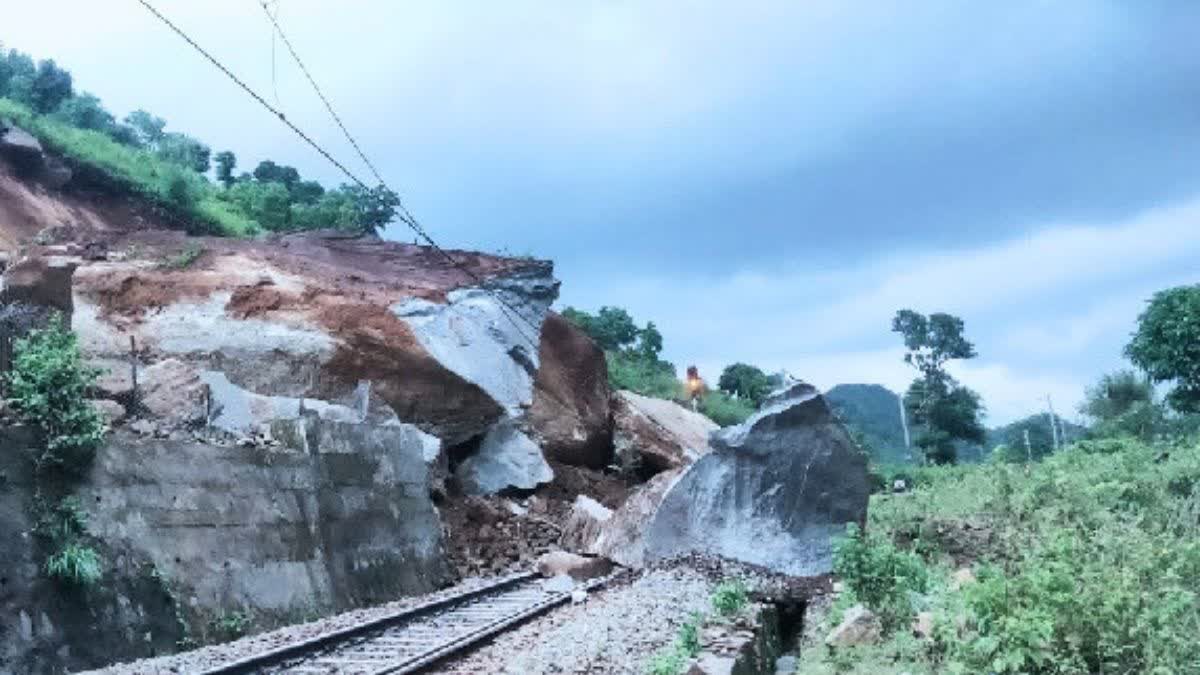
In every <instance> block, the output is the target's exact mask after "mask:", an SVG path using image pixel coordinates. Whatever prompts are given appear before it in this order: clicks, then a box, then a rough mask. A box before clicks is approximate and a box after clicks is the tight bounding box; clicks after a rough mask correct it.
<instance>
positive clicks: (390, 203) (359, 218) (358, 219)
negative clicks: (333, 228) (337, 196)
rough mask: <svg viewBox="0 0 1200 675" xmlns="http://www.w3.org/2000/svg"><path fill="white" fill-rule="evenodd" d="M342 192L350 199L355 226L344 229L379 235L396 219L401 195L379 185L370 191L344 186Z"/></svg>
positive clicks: (359, 187) (358, 187) (356, 186)
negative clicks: (380, 231) (379, 232)
mask: <svg viewBox="0 0 1200 675" xmlns="http://www.w3.org/2000/svg"><path fill="white" fill-rule="evenodd" d="M340 190H341V191H342V192H343V193H345V194H346V195H348V196H349V197H350V204H351V205H352V207H353V210H354V211H353V213H354V218H353V225H352V226H351V227H342V228H341V229H349V230H353V231H357V232H363V233H365V234H372V233H377V232H378V231H379V230H382V229H383V228H384V226H385V225H387V224H388V223H390V222H392V219H394V218H395V217H396V209H398V208H400V195H397V194H396V193H395V192H393V191H391V190H389V189H387V188H386V187H384V186H382V185H379V186H376V187H373V188H370V189H367V188H363V187H362V186H359V185H343V186H342V187H341V188H340Z"/></svg>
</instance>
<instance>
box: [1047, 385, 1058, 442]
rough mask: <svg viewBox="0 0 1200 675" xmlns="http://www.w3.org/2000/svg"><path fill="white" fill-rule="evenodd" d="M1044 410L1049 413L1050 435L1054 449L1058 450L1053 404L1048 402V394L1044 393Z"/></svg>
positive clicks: (1056, 425) (1056, 423)
mask: <svg viewBox="0 0 1200 675" xmlns="http://www.w3.org/2000/svg"><path fill="white" fill-rule="evenodd" d="M1046 410H1048V411H1049V412H1048V413H1047V414H1048V415H1050V437H1051V438H1053V439H1054V451H1055V452H1058V422H1057V421H1056V420H1055V415H1054V404H1053V403H1051V402H1050V394H1046Z"/></svg>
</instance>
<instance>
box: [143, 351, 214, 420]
mask: <svg viewBox="0 0 1200 675" xmlns="http://www.w3.org/2000/svg"><path fill="white" fill-rule="evenodd" d="M204 389H205V387H204V383H203V382H202V381H201V380H200V373H199V372H198V371H197V370H196V369H195V368H193V367H191V366H190V365H188V364H186V363H184V362H183V361H180V360H179V359H163V360H162V361H159V362H157V363H155V364H152V365H150V366H148V367H147V368H145V369H144V370H142V371H141V372H140V373H139V374H138V389H137V404H138V406H139V409H140V410H141V411H142V412H145V413H146V414H148V415H150V416H152V417H154V418H155V419H156V420H157V421H158V422H159V423H160V424H167V425H174V424H186V423H191V422H196V421H199V420H203V419H204Z"/></svg>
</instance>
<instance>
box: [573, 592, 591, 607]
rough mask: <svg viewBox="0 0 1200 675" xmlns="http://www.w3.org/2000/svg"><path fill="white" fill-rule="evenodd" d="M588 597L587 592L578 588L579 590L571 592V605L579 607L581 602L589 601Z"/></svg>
mask: <svg viewBox="0 0 1200 675" xmlns="http://www.w3.org/2000/svg"><path fill="white" fill-rule="evenodd" d="M587 597H588V592H587V591H585V590H583V589H581V588H577V589H575V590H573V591H571V604H572V605H578V604H579V603H581V602H585V601H586V600H587Z"/></svg>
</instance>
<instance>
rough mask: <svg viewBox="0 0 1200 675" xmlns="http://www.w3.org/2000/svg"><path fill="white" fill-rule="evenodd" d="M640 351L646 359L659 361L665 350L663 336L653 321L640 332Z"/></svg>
mask: <svg viewBox="0 0 1200 675" xmlns="http://www.w3.org/2000/svg"><path fill="white" fill-rule="evenodd" d="M637 348H638V351H639V352H641V354H642V356H645V357H646V358H652V359H657V358H658V355H659V353H661V352H662V348H663V336H662V333H660V332H659V331H658V327H657V326H655V325H654V322H653V321H650V322H648V323H646V327H645V328H643V329H641V330H639V331H638V347H637Z"/></svg>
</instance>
